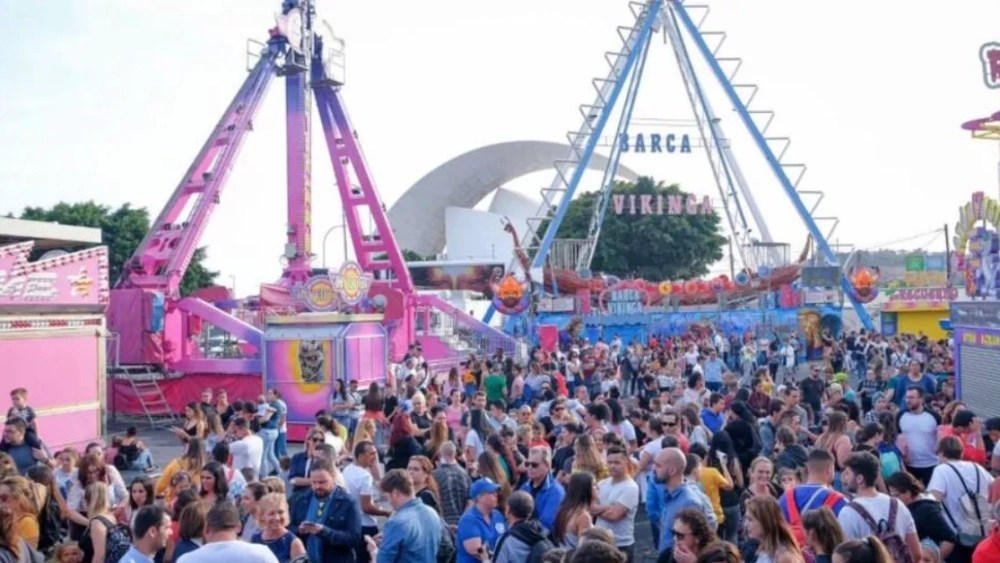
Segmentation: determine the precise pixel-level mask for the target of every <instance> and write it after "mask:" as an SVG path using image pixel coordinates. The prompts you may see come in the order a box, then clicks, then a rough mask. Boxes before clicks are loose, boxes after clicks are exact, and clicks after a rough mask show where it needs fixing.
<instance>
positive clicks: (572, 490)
mask: <svg viewBox="0 0 1000 563" xmlns="http://www.w3.org/2000/svg"><path fill="white" fill-rule="evenodd" d="M596 500H597V482H596V481H594V475H593V474H591V473H590V472H587V471H582V472H580V473H574V474H573V475H571V476H570V478H569V486H567V487H566V496H565V497H563V501H562V503H560V504H559V511H558V512H557V513H556V520H555V526H554V528H555V529H554V530H552V538H553V539H554V540H555V543H556V545H558V546H564V547H569V548H575V547H576V546H577V545H578V544H579V537H580V534H582V533H583V532H585V531H586V530H588V529H589V528H592V527H593V526H594V516H593V515H592V514H591V513H590V507H591V506H593V504H594V502H595V501H596Z"/></svg>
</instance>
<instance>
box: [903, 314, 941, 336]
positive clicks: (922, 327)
mask: <svg viewBox="0 0 1000 563" xmlns="http://www.w3.org/2000/svg"><path fill="white" fill-rule="evenodd" d="M896 318H897V322H898V323H899V324H898V327H899V328H898V329H897V332H898V333H900V334H902V333H907V334H917V333H918V332H923V333H924V334H926V335H927V336H928V337H929V338H931V339H932V340H940V339H942V338H944V337H945V332H944V331H943V330H941V324H940V322H941V319H946V318H948V311H899V312H898V313H897V317H896Z"/></svg>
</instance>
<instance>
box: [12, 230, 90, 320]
mask: <svg viewBox="0 0 1000 563" xmlns="http://www.w3.org/2000/svg"><path fill="white" fill-rule="evenodd" d="M33 247H34V243H33V242H22V243H18V244H14V245H10V246H4V247H0V306H4V305H21V306H26V307H36V308H37V307H42V306H50V305H61V306H69V307H72V306H86V305H92V306H96V305H105V304H107V302H108V249H107V247H105V246H99V247H96V248H90V249H87V250H81V251H79V252H74V253H71V254H69V253H67V254H60V255H58V256H53V257H51V258H46V259H45V260H39V261H37V262H29V261H28V256H29V255H30V254H31V249H32V248H33Z"/></svg>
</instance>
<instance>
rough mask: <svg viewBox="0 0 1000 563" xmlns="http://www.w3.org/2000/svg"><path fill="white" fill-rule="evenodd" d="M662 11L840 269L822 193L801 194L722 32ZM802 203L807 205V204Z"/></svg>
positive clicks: (700, 17)
mask: <svg viewBox="0 0 1000 563" xmlns="http://www.w3.org/2000/svg"><path fill="white" fill-rule="evenodd" d="M665 11H666V12H667V13H668V14H669V17H671V18H673V19H674V20H675V21H676V22H677V23H678V26H679V27H680V28H682V29H684V30H685V31H686V32H687V35H688V36H689V37H690V38H691V40H692V42H693V44H694V46H695V48H696V49H697V50H698V51H699V52H700V53H701V55H702V56H703V58H704V59H705V61H706V62H707V63H708V65H709V68H710V69H711V70H712V72H713V74H714V75H715V77H716V79H717V80H718V82H719V84H720V85H721V86H722V87H723V90H724V91H725V92H726V94H727V96H728V98H729V101H730V102H731V103H732V105H733V108H734V109H735V111H736V113H737V114H739V116H740V118H741V120H742V121H743V125H744V126H745V127H746V129H747V131H748V132H749V133H750V136H751V137H752V138H753V139H754V141H755V143H756V144H757V147H758V148H759V149H760V151H761V153H762V154H763V155H764V158H765V159H766V160H767V163H768V165H770V167H771V170H772V172H773V173H774V176H775V177H776V178H777V179H778V182H779V183H780V184H781V187H782V188H783V189H784V190H785V195H786V196H787V197H788V199H789V201H791V202H792V205H793V206H794V207H795V210H796V211H797V212H798V214H799V216H800V218H801V219H802V222H803V223H805V226H806V228H807V229H808V230H809V232H810V234H811V235H812V237H813V239H814V240H815V243H816V245H817V247H818V250H819V251H820V253H821V254H822V255H823V258H824V259H825V260H826V262H827V263H829V264H831V265H835V264H838V263H839V261H838V259H837V255H836V251H835V249H834V248H833V247H832V246H831V245H830V243H829V240H830V239H831V237H833V234H834V232H835V231H836V229H837V226H838V225H839V224H840V219H839V218H838V217H836V216H834V215H832V214H825V213H822V212H820V204H821V203H822V202H823V200H824V199H825V197H826V194H825V193H824V192H823V191H821V190H815V189H814V190H803V189H802V188H801V187H800V184H801V183H802V178H803V176H805V173H806V170H807V167H806V165H805V164H803V163H798V162H792V161H788V160H786V158H785V156H786V154H787V153H788V149H789V147H791V144H792V141H791V138H789V137H787V136H782V135H776V134H774V133H770V129H771V124H772V123H773V122H774V116H775V112H774V111H773V110H769V109H757V108H755V107H754V105H753V102H754V98H755V97H756V96H757V92H758V91H759V89H760V88H759V87H758V86H757V84H754V83H752V82H748V81H743V80H742V79H740V78H739V72H740V69H741V68H742V67H743V59H742V58H740V57H734V56H720V55H719V52H720V51H721V49H722V46H723V44H724V43H725V41H726V38H727V36H728V35H727V34H726V32H724V31H710V30H705V29H703V28H704V27H705V21H706V20H707V19H708V14H709V12H710V9H709V7H708V6H705V5H694V4H687V3H685V2H684V1H683V0H669V2H668V4H667V6H666V7H665ZM806 200H808V201H810V202H811V203H810V204H806V203H805V201H806ZM821 225H822V226H821ZM841 285H842V286H843V287H844V289H845V290H849V289H850V283H849V282H848V281H847V278H846V277H843V276H842V279H841ZM852 305H854V309H855V310H856V311H857V312H858V317H859V318H860V319H861V322H862V324H864V325H865V327H867V328H869V329H872V328H873V327H874V323H873V322H872V319H871V317H870V315H869V314H868V312H867V311H866V310H865V308H864V306H863V304H861V303H858V302H853V301H852Z"/></svg>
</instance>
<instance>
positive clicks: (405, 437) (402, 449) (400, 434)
mask: <svg viewBox="0 0 1000 563" xmlns="http://www.w3.org/2000/svg"><path fill="white" fill-rule="evenodd" d="M390 428H391V429H390V431H389V452H388V454H389V461H387V462H386V464H385V470H386V471H391V470H393V469H406V468H407V467H408V466H409V464H410V458H411V457H413V456H415V455H420V452H421V448H420V442H418V441H417V438H416V430H415V429H414V428H413V423H412V422H411V421H410V417H409V416H408V415H407V414H406V413H403V412H400V413H397V414H396V415H395V416H393V417H392V425H391V427H390Z"/></svg>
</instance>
